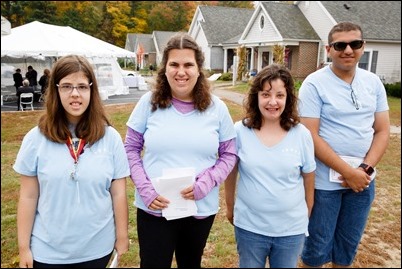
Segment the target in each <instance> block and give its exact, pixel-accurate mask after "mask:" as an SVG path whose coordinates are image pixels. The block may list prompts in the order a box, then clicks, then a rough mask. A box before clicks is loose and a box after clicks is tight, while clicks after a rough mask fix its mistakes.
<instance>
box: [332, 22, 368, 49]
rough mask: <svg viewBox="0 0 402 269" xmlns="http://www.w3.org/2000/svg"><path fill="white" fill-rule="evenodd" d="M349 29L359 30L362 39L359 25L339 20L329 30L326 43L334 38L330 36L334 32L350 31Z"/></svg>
mask: <svg viewBox="0 0 402 269" xmlns="http://www.w3.org/2000/svg"><path fill="white" fill-rule="evenodd" d="M350 31H360V33H361V38H362V39H363V30H362V28H361V27H360V26H359V25H357V24H355V23H353V22H348V21H344V22H340V23H338V24H336V25H334V27H332V29H331V31H329V34H328V44H331V43H332V41H333V40H334V39H333V38H332V36H333V34H334V33H339V32H350Z"/></svg>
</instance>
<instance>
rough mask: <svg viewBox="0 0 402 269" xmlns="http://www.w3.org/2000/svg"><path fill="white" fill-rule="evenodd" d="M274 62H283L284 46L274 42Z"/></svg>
mask: <svg viewBox="0 0 402 269" xmlns="http://www.w3.org/2000/svg"><path fill="white" fill-rule="evenodd" d="M272 54H273V55H274V60H275V63H278V64H282V65H283V64H285V60H284V59H285V47H284V46H281V45H279V44H275V45H274V47H273V52H272Z"/></svg>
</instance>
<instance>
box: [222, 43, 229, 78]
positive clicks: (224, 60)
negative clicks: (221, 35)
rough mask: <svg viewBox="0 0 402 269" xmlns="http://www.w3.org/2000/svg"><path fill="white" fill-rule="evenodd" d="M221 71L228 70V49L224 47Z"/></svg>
mask: <svg viewBox="0 0 402 269" xmlns="http://www.w3.org/2000/svg"><path fill="white" fill-rule="evenodd" d="M223 72H224V73H227V72H228V50H227V49H226V48H225V49H223Z"/></svg>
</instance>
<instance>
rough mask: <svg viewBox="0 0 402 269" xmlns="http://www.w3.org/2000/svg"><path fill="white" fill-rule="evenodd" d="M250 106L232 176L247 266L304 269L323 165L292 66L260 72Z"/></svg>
mask: <svg viewBox="0 0 402 269" xmlns="http://www.w3.org/2000/svg"><path fill="white" fill-rule="evenodd" d="M245 111H246V115H245V117H244V118H243V120H241V121H238V122H236V123H235V129H236V133H237V136H236V144H237V151H238V162H237V164H236V166H235V168H234V169H233V171H232V172H231V173H230V175H229V177H228V178H227V180H226V181H225V198H226V207H227V209H226V215H227V218H228V220H229V222H230V223H231V224H233V225H234V227H235V237H236V243H237V251H238V254H239V267H240V268H264V267H265V265H266V264H267V260H268V261H269V267H270V268H296V267H297V263H298V259H299V255H300V253H301V250H302V247H303V243H304V239H305V237H306V235H308V231H307V226H308V221H309V216H310V213H311V210H312V208H313V203H314V170H315V167H316V164H315V160H314V146H313V139H312V137H311V134H310V132H309V131H308V129H307V128H306V127H304V126H303V125H302V124H300V123H299V122H300V119H299V115H298V112H297V97H296V94H295V88H294V82H293V78H292V76H291V74H290V73H289V71H288V70H287V69H286V68H285V67H284V66H281V65H279V64H271V65H269V66H267V67H265V68H263V69H262V70H261V71H260V72H259V73H258V74H257V75H256V77H255V78H254V80H253V82H252V85H251V88H250V90H249V92H248V95H247V96H246V99H245ZM238 174H239V180H238V182H237V177H238ZM236 186H237V191H236Z"/></svg>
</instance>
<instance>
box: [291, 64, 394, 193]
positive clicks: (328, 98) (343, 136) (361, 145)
mask: <svg viewBox="0 0 402 269" xmlns="http://www.w3.org/2000/svg"><path fill="white" fill-rule="evenodd" d="M352 89H353V91H354V93H355V96H353V99H355V101H357V104H358V106H359V109H356V106H355V104H354V103H353V99H352ZM299 99H300V102H299V112H300V116H301V117H306V118H319V119H320V127H319V135H320V137H322V138H323V139H324V140H325V141H326V142H327V143H328V144H329V146H330V147H331V148H332V149H333V150H334V151H335V152H336V153H337V154H338V155H342V156H350V157H359V158H364V157H365V156H366V154H367V152H368V151H369V149H370V146H371V143H372V141H373V134H374V129H373V124H374V116H375V113H376V112H382V111H387V110H388V109H389V107H388V101H387V96H386V91H385V88H384V85H383V84H382V82H381V80H380V79H379V78H378V76H377V75H375V74H374V73H371V72H368V71H366V70H364V69H361V68H357V69H356V74H355V77H354V79H353V82H352V84H349V83H346V82H345V81H343V80H342V79H340V78H339V77H337V76H336V75H335V74H334V73H333V72H332V70H331V68H330V66H326V67H324V68H322V69H320V70H318V71H316V72H314V73H312V74H310V75H309V76H308V77H307V78H306V79H305V80H304V82H303V84H302V86H301V88H300V90H299ZM316 161H317V170H316V180H315V182H316V183H315V187H316V189H321V190H337V189H343V187H342V186H341V184H339V183H334V182H330V181H329V167H328V166H326V165H325V164H323V163H322V162H321V161H319V160H318V159H316Z"/></svg>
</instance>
